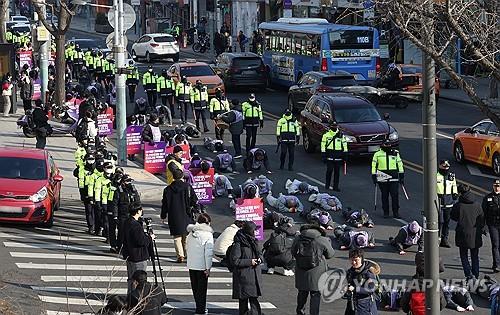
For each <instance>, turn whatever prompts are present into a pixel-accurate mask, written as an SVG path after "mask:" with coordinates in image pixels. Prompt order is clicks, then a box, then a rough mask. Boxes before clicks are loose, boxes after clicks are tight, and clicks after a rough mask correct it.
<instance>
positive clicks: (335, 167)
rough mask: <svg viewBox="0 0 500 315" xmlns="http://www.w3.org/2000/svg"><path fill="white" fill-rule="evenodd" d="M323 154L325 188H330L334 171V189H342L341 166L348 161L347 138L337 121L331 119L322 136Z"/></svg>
mask: <svg viewBox="0 0 500 315" xmlns="http://www.w3.org/2000/svg"><path fill="white" fill-rule="evenodd" d="M321 155H322V158H323V161H324V162H325V163H326V181H325V189H330V183H331V181H332V172H333V190H335V191H340V188H339V177H340V167H341V166H342V165H343V164H344V163H346V162H347V139H346V137H345V136H344V134H343V133H342V131H340V129H339V126H338V125H337V122H336V121H331V122H330V126H329V129H328V131H326V132H325V133H324V134H323V137H322V138H321Z"/></svg>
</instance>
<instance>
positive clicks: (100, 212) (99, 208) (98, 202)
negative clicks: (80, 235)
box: [94, 157, 113, 236]
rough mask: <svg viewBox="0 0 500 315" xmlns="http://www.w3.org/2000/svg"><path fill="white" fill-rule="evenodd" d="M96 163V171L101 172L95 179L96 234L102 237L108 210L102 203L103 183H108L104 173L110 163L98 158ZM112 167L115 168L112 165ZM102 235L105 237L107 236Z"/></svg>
mask: <svg viewBox="0 0 500 315" xmlns="http://www.w3.org/2000/svg"><path fill="white" fill-rule="evenodd" d="M96 163H97V165H96V169H97V170H98V171H99V174H98V175H97V176H96V177H95V178H94V179H95V181H94V217H95V234H96V235H101V233H103V232H104V215H105V210H106V207H105V205H104V206H103V203H102V187H103V183H106V182H107V180H106V177H104V172H105V169H106V168H109V167H110V162H104V161H103V160H99V157H97V160H96ZM111 167H113V165H112V164H111ZM102 235H103V236H105V234H102Z"/></svg>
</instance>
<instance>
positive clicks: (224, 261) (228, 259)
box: [221, 243, 235, 272]
mask: <svg viewBox="0 0 500 315" xmlns="http://www.w3.org/2000/svg"><path fill="white" fill-rule="evenodd" d="M233 248H234V243H233V244H231V245H229V247H228V248H227V250H226V256H225V257H224V258H223V259H222V260H221V265H223V266H226V267H227V270H229V272H233V270H234V265H235V263H234V261H233V260H232V255H231V254H232V252H233Z"/></svg>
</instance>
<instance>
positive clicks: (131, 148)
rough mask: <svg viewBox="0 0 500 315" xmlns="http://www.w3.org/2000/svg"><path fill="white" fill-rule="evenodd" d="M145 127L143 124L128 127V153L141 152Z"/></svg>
mask: <svg viewBox="0 0 500 315" xmlns="http://www.w3.org/2000/svg"><path fill="white" fill-rule="evenodd" d="M143 129H144V127H143V126H128V127H127V154H138V153H141V150H142V130H143Z"/></svg>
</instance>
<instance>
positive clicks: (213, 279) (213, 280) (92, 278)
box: [41, 276, 233, 285]
mask: <svg viewBox="0 0 500 315" xmlns="http://www.w3.org/2000/svg"><path fill="white" fill-rule="evenodd" d="M41 279H42V281H43V282H106V283H110V282H120V283H123V282H124V281H127V277H126V276H123V277H113V276H42V277H41ZM148 281H149V282H153V281H154V277H148ZM164 281H165V283H189V281H190V279H189V277H170V276H169V277H165V279H164ZM208 282H209V285H210V283H232V282H233V279H232V278H231V277H229V278H216V277H210V279H209V281H208Z"/></svg>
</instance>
